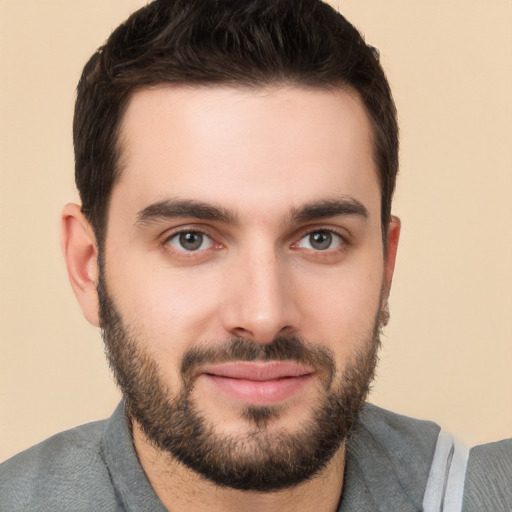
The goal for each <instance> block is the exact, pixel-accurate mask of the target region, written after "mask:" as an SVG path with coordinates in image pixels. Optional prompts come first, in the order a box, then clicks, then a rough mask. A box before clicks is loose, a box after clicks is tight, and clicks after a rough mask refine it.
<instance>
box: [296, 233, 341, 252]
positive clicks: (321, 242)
mask: <svg viewBox="0 0 512 512" xmlns="http://www.w3.org/2000/svg"><path fill="white" fill-rule="evenodd" d="M342 244H343V238H341V236H340V235H338V234H336V233H334V232H332V231H328V230H326V229H320V230H318V231H313V232H312V233H309V234H307V235H306V236H304V237H302V238H301V239H300V241H299V243H298V244H297V245H298V247H302V248H304V249H312V250H314V251H327V250H329V249H335V248H337V247H339V246H340V245H342Z"/></svg>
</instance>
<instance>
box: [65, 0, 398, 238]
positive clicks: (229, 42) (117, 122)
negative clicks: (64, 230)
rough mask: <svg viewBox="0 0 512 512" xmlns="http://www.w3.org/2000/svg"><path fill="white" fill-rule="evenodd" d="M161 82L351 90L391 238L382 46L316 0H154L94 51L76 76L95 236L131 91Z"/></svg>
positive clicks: (387, 94) (78, 170) (85, 184)
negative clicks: (366, 131) (364, 121)
mask: <svg viewBox="0 0 512 512" xmlns="http://www.w3.org/2000/svg"><path fill="white" fill-rule="evenodd" d="M158 84H173V85H189V86H194V85H195V86H199V85H203V86H204V85H210V86H215V85H217V86H219V85H227V86H232V87H245V88H262V87H263V88H264V87H268V86H282V85H294V86H299V87H306V88H318V89H326V90H329V89H331V90H332V89H338V88H344V89H350V90H352V91H354V92H356V93H357V95H358V96H359V98H360V99H361V101H362V103H363V105H364V107H365V109H366V113H367V115H368V117H369V119H370V122H371V126H372V145H373V157H374V159H375V163H376V167H377V170H378V176H379V184H380V190H381V219H382V234H383V239H384V240H385V237H386V233H387V227H388V224H389V220H390V215H391V200H392V196H393V191H394V188H395V181H396V174H397V171H398V126H397V121H396V109H395V105H394V102H393V98H392V96H391V91H390V89H389V85H388V82H387V80H386V77H385V74H384V71H383V70H382V67H381V66H380V64H379V58H378V52H377V51H376V50H375V49H374V48H373V47H370V46H368V45H366V43H365V41H364V40H363V38H362V37H361V35H360V34H359V32H358V31H357V30H356V29H355V28H354V27H353V26H352V25H351V24H350V23H349V22H348V21H347V20H346V19H345V18H344V17H343V16H342V15H341V14H340V13H338V12H337V11H335V10H334V9H333V8H332V7H330V6H329V5H327V4H325V3H323V2H321V1H319V0H301V1H299V2H297V1H296V0H276V1H272V2H270V1H257V0H244V1H241V2H237V1H229V0H173V1H169V0H157V1H154V2H152V3H150V4H149V5H148V6H147V7H144V8H142V9H140V10H139V11H137V12H136V13H134V14H133V15H132V16H131V17H130V18H128V20H126V21H125V22H124V23H123V24H122V25H120V26H119V27H118V28H117V29H116V30H115V31H114V32H113V33H112V35H111V36H110V37H109V39H108V40H107V42H106V43H105V44H104V45H103V46H102V47H101V48H99V49H98V51H97V52H96V53H95V54H94V55H93V56H92V57H91V59H90V60H89V62H88V63H87V65H86V66H85V68H84V71H83V74H82V78H81V80H80V82H79V84H78V89H77V100H76V106H75V118H74V127H73V135H74V147H75V180H76V184H77V187H78V190H79V192H80V198H81V201H82V210H83V212H84V214H85V215H86V217H87V218H88V220H89V221H90V223H91V225H92V226H93V228H94V230H95V233H96V236H97V239H98V242H99V243H100V244H101V242H102V241H103V238H104V236H105V230H106V226H107V218H108V205H109V199H110V194H111V191H112V187H113V186H114V184H115V182H116V180H117V178H118V177H119V174H120V172H121V169H122V151H121V144H120V140H119V131H120V126H121V122H122V120H123V116H124V113H125V110H126V107H127V105H128V102H129V100H130V98H131V97H132V96H133V94H134V93H135V92H136V91H138V90H141V89H144V88H148V87H151V86H155V85H158Z"/></svg>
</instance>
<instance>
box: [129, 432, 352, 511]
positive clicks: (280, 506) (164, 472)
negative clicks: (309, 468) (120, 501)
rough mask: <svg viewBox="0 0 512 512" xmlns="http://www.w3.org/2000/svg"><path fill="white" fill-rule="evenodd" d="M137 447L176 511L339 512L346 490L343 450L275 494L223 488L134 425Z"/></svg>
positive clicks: (168, 504)
mask: <svg viewBox="0 0 512 512" xmlns="http://www.w3.org/2000/svg"><path fill="white" fill-rule="evenodd" d="M133 442H134V446H135V450H136V452H137V456H138V458H139V461H140V463H141V465H142V467H143V469H144V471H145V473H146V476H147V477H148V480H149V482H150V483H151V486H152V487H153V490H154V491H155V493H156V494H157V496H158V497H159V499H160V501H161V502H162V503H163V505H164V506H165V507H166V508H167V509H168V510H172V511H173V512H201V511H208V512H231V511H238V510H244V511H245V512H272V511H276V512H277V511H279V512H288V511H292V510H293V511H296V510H300V511H304V512H310V511H311V512H335V511H336V510H337V508H338V505H339V501H340V497H341V491H342V487H343V470H344V467H345V447H344V445H342V446H341V447H340V449H338V451H337V452H336V453H335V455H334V456H333V458H332V459H331V461H330V462H329V463H328V464H327V466H326V467H325V468H324V469H323V470H322V471H320V472H319V473H318V474H316V475H314V476H313V477H312V478H311V479H309V480H307V481H305V482H302V483H300V484H298V485H296V486H294V487H291V488H288V489H284V490H280V491H272V492H257V491H238V490H235V489H230V488H227V487H220V486H218V485H216V484H214V483H213V482H210V481H209V480H206V479H205V478H203V477H202V476H200V475H198V474H197V473H195V472H194V471H192V470H190V469H189V468H187V467H185V466H184V465H183V464H181V463H180V462H179V461H177V460H176V459H174V458H173V457H172V456H170V455H168V454H166V453H163V452H161V451H160V450H158V449H157V448H156V447H155V446H154V445H153V444H152V443H151V442H149V441H148V440H147V438H146V436H145V435H144V433H143V432H142V430H141V429H140V427H139V426H138V424H137V423H136V422H134V423H133Z"/></svg>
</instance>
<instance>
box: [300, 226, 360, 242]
mask: <svg viewBox="0 0 512 512" xmlns="http://www.w3.org/2000/svg"><path fill="white" fill-rule="evenodd" d="M319 231H326V232H328V233H332V234H334V235H337V236H339V237H340V238H341V239H342V241H343V245H349V244H350V243H351V241H352V238H351V236H350V234H349V233H348V232H347V230H346V229H343V228H341V227H338V226H332V225H323V224H320V225H318V224H317V225H308V226H304V227H303V228H301V229H300V230H299V231H298V232H297V233H296V234H295V235H294V237H293V239H294V240H295V241H294V242H293V243H292V246H293V245H296V244H297V243H298V242H299V241H300V240H302V239H303V238H304V237H306V236H308V235H311V234H313V233H318V232H319Z"/></svg>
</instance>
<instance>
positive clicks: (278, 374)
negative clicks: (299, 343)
mask: <svg viewBox="0 0 512 512" xmlns="http://www.w3.org/2000/svg"><path fill="white" fill-rule="evenodd" d="M313 376H314V371H313V369H312V368H310V367H308V366H305V365H301V364H298V363H293V362H290V361H269V362H263V361H262V362H232V363H223V364H218V365H210V366H205V367H203V368H202V369H201V373H200V374H199V378H200V379H203V380H204V381H205V382H206V383H207V384H208V385H209V386H212V387H213V388H214V389H215V390H216V391H218V392H220V393H221V394H223V395H227V396H228V397H230V398H231V399H235V400H236V401H238V402H241V403H243V404H245V405H256V406H258V405H260V406H270V405H278V404H280V403H282V402H284V401H285V400H287V399H289V398H291V397H293V396H294V395H296V394H298V393H299V392H300V391H301V390H302V389H303V388H304V387H305V386H306V385H307V383H308V382H309V381H311V380H312V379H313Z"/></svg>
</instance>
